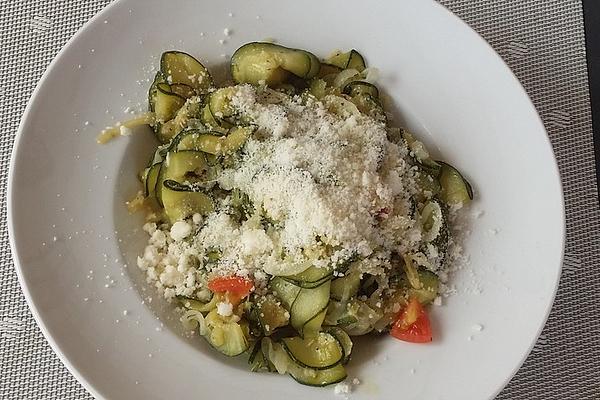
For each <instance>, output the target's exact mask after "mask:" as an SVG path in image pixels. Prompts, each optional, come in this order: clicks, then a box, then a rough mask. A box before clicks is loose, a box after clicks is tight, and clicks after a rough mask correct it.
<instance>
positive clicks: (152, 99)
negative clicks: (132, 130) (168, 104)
mask: <svg viewBox="0 0 600 400" xmlns="http://www.w3.org/2000/svg"><path fill="white" fill-rule="evenodd" d="M159 83H167V79H166V78H165V76H164V75H163V74H162V72H160V71H158V72H157V73H156V75H154V81H152V85H150V89H148V110H149V111H152V112H154V106H155V104H156V94H157V92H158V89H157V86H158V84H159Z"/></svg>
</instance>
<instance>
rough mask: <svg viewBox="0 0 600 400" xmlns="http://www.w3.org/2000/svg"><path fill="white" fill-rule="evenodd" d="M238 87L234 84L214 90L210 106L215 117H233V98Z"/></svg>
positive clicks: (209, 102) (219, 118) (210, 98)
mask: <svg viewBox="0 0 600 400" xmlns="http://www.w3.org/2000/svg"><path fill="white" fill-rule="evenodd" d="M236 92H237V89H236V88H235V87H233V86H229V87H224V88H221V89H218V90H216V91H215V92H212V93H211V94H210V96H209V98H208V107H209V109H210V113H211V115H212V116H213V118H215V119H217V120H223V119H224V120H227V119H228V118H230V117H232V116H233V115H234V113H235V110H234V109H233V107H232V106H231V98H232V97H233V96H234V95H235V94H236Z"/></svg>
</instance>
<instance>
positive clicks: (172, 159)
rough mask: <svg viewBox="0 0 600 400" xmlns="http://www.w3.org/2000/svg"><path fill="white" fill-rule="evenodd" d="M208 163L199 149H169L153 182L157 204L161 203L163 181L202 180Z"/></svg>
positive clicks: (184, 181)
mask: <svg viewBox="0 0 600 400" xmlns="http://www.w3.org/2000/svg"><path fill="white" fill-rule="evenodd" d="M208 169H209V168H208V163H207V162H206V157H205V156H204V154H203V153H201V152H199V151H179V152H175V151H170V152H168V153H167V154H166V156H165V161H164V162H163V163H162V165H161V167H160V172H159V173H158V177H157V180H156V184H155V194H156V199H157V200H158V204H160V205H162V204H163V199H162V197H163V192H164V190H165V187H164V184H163V183H164V182H165V181H167V180H172V181H175V182H177V183H181V184H188V186H189V184H190V183H196V182H200V181H202V179H203V178H204V176H205V174H206V172H207V171H208Z"/></svg>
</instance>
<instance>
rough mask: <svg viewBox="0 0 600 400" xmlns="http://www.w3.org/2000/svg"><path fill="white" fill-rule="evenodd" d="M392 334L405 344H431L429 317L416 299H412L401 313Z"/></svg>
mask: <svg viewBox="0 0 600 400" xmlns="http://www.w3.org/2000/svg"><path fill="white" fill-rule="evenodd" d="M390 334H391V335H392V336H393V337H395V338H396V339H400V340H404V341H405V342H411V343H428V342H431V340H432V336H431V324H430V323H429V317H428V316H427V313H426V312H425V310H424V309H423V307H422V306H421V303H419V301H418V300H417V299H416V298H414V297H413V298H411V299H410V302H409V303H408V305H407V306H406V308H405V309H404V310H403V311H401V312H400V314H399V315H398V319H397V320H396V322H394V325H393V326H392V330H391V332H390Z"/></svg>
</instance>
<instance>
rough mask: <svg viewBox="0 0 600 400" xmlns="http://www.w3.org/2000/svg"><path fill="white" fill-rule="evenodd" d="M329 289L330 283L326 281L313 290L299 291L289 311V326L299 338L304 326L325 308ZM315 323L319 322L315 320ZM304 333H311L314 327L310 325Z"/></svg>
mask: <svg viewBox="0 0 600 400" xmlns="http://www.w3.org/2000/svg"><path fill="white" fill-rule="evenodd" d="M330 288H331V282H330V281H326V282H325V283H323V284H321V286H318V287H316V288H313V289H300V292H299V293H298V296H297V297H296V300H294V303H293V304H292V307H291V309H290V324H291V325H292V327H293V328H294V329H296V330H297V331H298V333H300V335H301V336H304V333H305V324H306V323H307V322H309V321H310V320H312V319H313V318H315V317H316V316H317V315H318V314H320V313H322V311H323V310H325V309H326V308H327V304H328V303H329V294H330ZM323 317H324V316H323ZM315 322H317V323H318V322H319V321H318V320H315ZM321 322H322V321H321ZM319 325H320V324H319ZM306 331H307V333H312V332H314V327H313V326H312V325H310V326H309V329H307V330H306Z"/></svg>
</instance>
